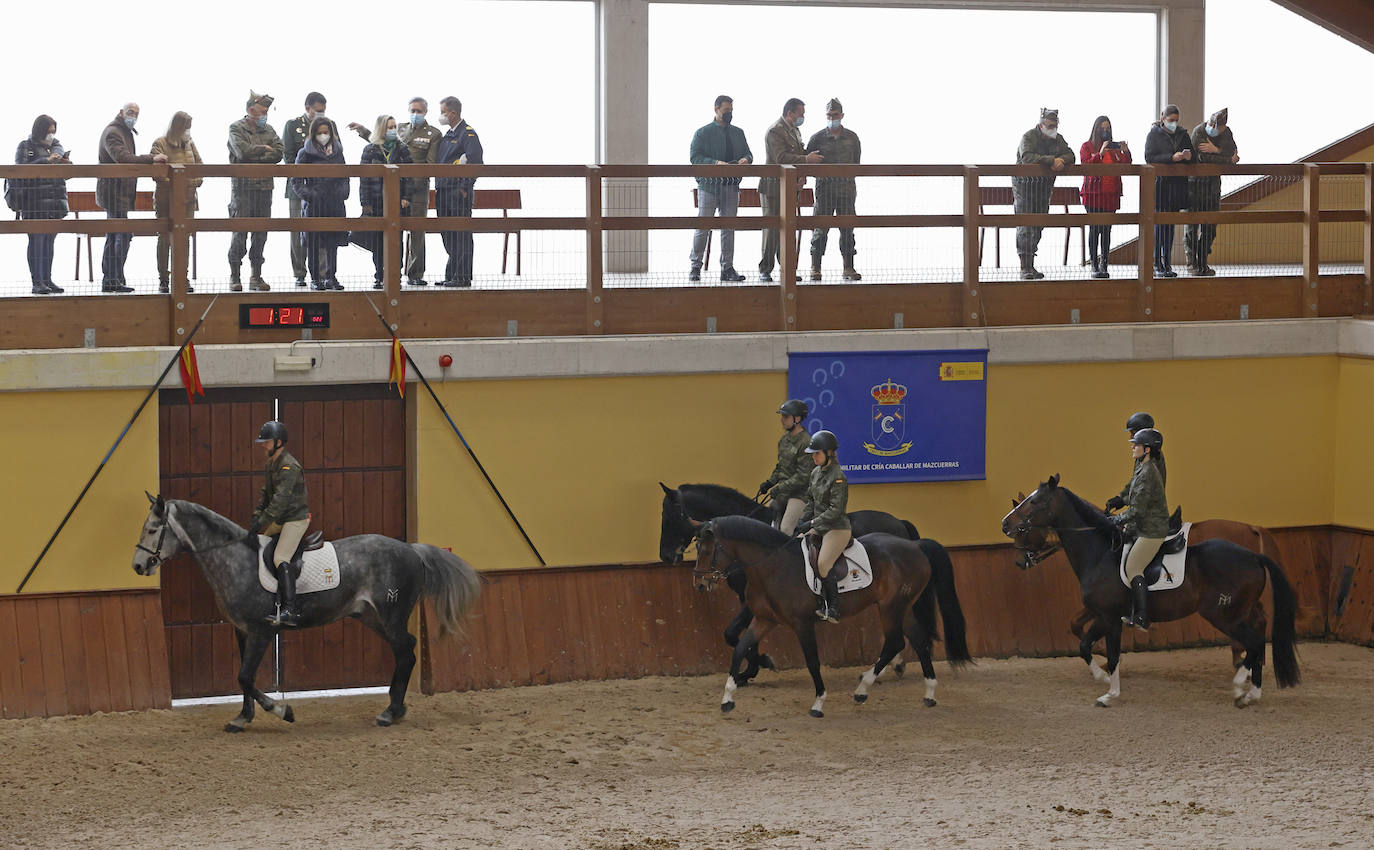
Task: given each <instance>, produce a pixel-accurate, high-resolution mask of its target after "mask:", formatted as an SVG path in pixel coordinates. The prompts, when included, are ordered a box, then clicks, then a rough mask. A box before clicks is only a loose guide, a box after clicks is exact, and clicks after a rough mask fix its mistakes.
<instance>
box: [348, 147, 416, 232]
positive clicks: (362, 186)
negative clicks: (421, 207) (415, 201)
mask: <svg viewBox="0 0 1374 850" xmlns="http://www.w3.org/2000/svg"><path fill="white" fill-rule="evenodd" d="M359 162H360V163H361V164H363V165H374V164H377V163H382V164H385V165H410V164H411V163H412V162H414V160H413V159H411V157H410V149H409V148H407V147H406V146H405V145H403V144H401V143H400V142H397V143H396V144H395V145H394V146H393V147H392V150H391V156H387V153H386V149H385V148H383V147H382V146H381V145H368V146H367V147H365V148H363V157H362V159H360V160H359ZM413 182H414V181H413V180H411V178H409V177H402V178H401V197H402V198H405V199H406V200H409V199H410V193H411V188H412V187H411V184H412V183H413ZM358 200H359V201H361V202H362V205H363V215H381V214H382V211H383V210H382V178H380V177H360V178H358Z"/></svg>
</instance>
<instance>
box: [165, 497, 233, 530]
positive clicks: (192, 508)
mask: <svg viewBox="0 0 1374 850" xmlns="http://www.w3.org/2000/svg"><path fill="white" fill-rule="evenodd" d="M173 505H175V506H176V509H177V514H178V517H177V522H178V523H180V524H181V525H183V526H184V525H185V517H186V516H187V514H190V515H191V516H193V517H196V518H197V519H199V520H201V521H202V522H204V523H205V524H206V525H208V526H211V527H212V528H215V529H216V530H218V531H221V532H223V533H224V534H227V535H235V534H237V535H239V536H242V535H243V534H244V532H245V531H246V530H247V529H245V528H243V526H241V525H239V524H238V523H236V522H234V521H233V520H231V519H229V518H228V517H225V516H221V515H220V514H217V513H215V512H214V511H212V510H210V509H209V508H207V507H205V506H204V505H202V504H199V503H197V502H191V501H187V500H185V499H168V500H167V506H168V507H169V508H170V507H172V506H173Z"/></svg>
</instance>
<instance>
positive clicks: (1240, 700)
mask: <svg viewBox="0 0 1374 850" xmlns="http://www.w3.org/2000/svg"><path fill="white" fill-rule="evenodd" d="M1259 701H1260V689H1259V688H1257V687H1255V686H1254V685H1251V686H1250V690H1249V691H1248V692H1246V694H1245V695H1244V696H1238V697H1236V708H1245V707H1246V706H1248V705H1254V704H1255V703H1257V702H1259Z"/></svg>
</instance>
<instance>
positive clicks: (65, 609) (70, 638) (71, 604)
mask: <svg viewBox="0 0 1374 850" xmlns="http://www.w3.org/2000/svg"><path fill="white" fill-rule="evenodd" d="M52 601H53V604H54V607H55V608H56V609H57V610H56V612H55V614H56V616H57V622H58V628H59V631H60V632H61V635H62V670H63V672H64V676H63V678H64V680H65V684H66V690H67V711H66V713H67V714H90V713H91V680H90V676H89V673H88V670H87V667H86V640H85V637H84V636H83V635H82V632H81V604H80V602H79V601H78V599H77V597H75V596H60V597H56V598H54V599H53V600H52ZM92 650H93V651H95V652H99V651H100V646H99V645H98V644H97V645H96V646H94V647H92Z"/></svg>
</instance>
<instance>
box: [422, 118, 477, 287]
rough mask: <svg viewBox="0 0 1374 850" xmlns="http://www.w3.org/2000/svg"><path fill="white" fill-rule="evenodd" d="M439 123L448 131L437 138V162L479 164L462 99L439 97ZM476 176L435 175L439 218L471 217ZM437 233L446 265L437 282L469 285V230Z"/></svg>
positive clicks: (475, 139) (470, 258)
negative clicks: (441, 240)
mask: <svg viewBox="0 0 1374 850" xmlns="http://www.w3.org/2000/svg"><path fill="white" fill-rule="evenodd" d="M439 114H440V116H441V117H440V119H439V121H440V123H442V124H443V125H444V126H445V127H448V132H447V133H445V134H444V137H443V139H442V140H440V142H439V162H441V163H443V164H444V165H482V164H483V158H484V153H483V150H482V140H481V139H480V138H478V137H477V131H476V130H475V129H473V127H472V125H471V124H469V123H468V122H466V121H464V120H463V102H462V101H461V100H459V99H458V98H456V97H454V96H453V95H449V96H448V97H446V98H444V99H443V100H441V101H439ZM476 182H477V178H476V177H439V178H437V179H436V180H435V181H434V206H435V210H436V211H437V212H438V214H439V217H440V218H452V217H459V216H461V217H464V218H470V217H472V193H473V191H474V189H473V185H474V184H475V183H476ZM440 235H441V238H442V239H443V240H444V250H446V251H447V252H448V265H447V266H446V267H445V269H444V280H443V282H442V283H440V284H439V285H440V286H447V287H468V286H472V231H471V230H445V231H444V232H443V233H442V234H440Z"/></svg>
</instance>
